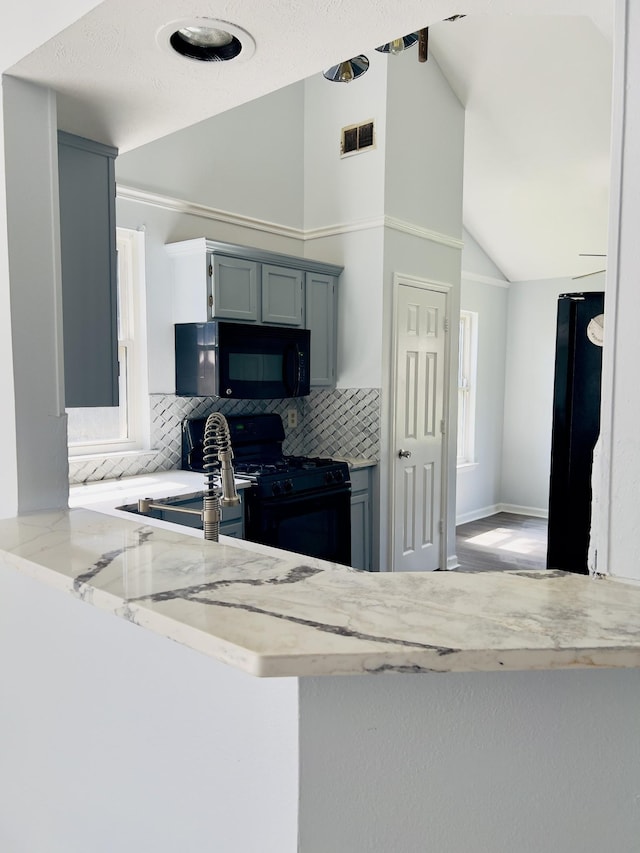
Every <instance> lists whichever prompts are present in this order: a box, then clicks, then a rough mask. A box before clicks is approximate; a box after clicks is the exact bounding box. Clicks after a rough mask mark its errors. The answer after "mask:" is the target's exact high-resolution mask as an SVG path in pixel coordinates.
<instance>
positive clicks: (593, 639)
mask: <svg viewBox="0 0 640 853" xmlns="http://www.w3.org/2000/svg"><path fill="white" fill-rule="evenodd" d="M228 543H229V544H227V542H221V543H212V542H205V541H204V540H202V539H201V538H200V536H199V535H198V533H197V532H195V531H193V532H184V530H181V531H178V530H177V529H176V528H174V527H173V526H172V525H169V524H166V523H163V522H155V521H153V520H149V521H147V520H140V519H137V518H135V517H134V518H133V519H132V520H130V519H128V518H119V517H114V516H113V515H106V514H104V513H100V512H94V511H91V510H88V509H82V508H77V509H71V510H68V511H56V512H50V513H46V512H45V513H35V514H30V515H25V516H21V517H18V518H14V519H7V520H4V521H1V522H0V549H1V555H0V565H1V571H0V583H1V590H2V592H1V596H2V597H1V600H2V602H3V608H2V613H3V618H2V623H1V627H2V631H1V632H0V633H1V638H2V641H3V642H2V648H3V649H4V652H3V655H4V663H3V682H4V690H5V691H6V692H5V696H6V697H7V700H8V701H5V702H4V703H3V704H4V708H3V711H2V722H3V725H4V726H11V725H12V723H13V724H15V723H16V722H17V720H18V719H20V720H21V721H22V722H23V724H24V721H25V719H26V720H31V723H30V725H28V726H27V731H28V732H29V738H30V739H29V741H28V743H27V742H25V741H24V740H22V739H18V741H17V742H16V744H15V745H12V746H11V747H10V748H9V750H8V754H7V755H6V756H4V759H3V760H5V761H6V762H7V766H9V767H11V770H12V773H13V774H14V776H15V779H16V781H17V782H18V783H19V785H20V784H26V779H27V778H28V779H29V785H31V786H32V787H33V790H34V794H33V796H34V797H36V798H37V800H38V805H39V807H40V802H41V800H42V799H43V798H44V799H45V800H46V802H45V803H44V804H43V806H42V813H41V819H40V820H41V823H42V819H44V824H42V826H44V827H45V828H44V829H41V830H38V828H33V829H32V830H30V834H29V836H28V837H29V839H31V846H29V845H27V847H22V848H20V847H18V846H17V845H14V846H13V847H12V846H11V844H9V845H8V846H7V845H6V844H5V846H4V849H7V850H11V851H12V853H13V851H14V850H16V851H17V850H20V849H29V850H35V849H38V850H43V851H44V850H47V851H48V850H58V849H64V850H65V851H76V850H78V851H79V850H81V849H91V850H92V851H103V850H104V851H105V853H106V851H108V850H113V849H115V848H116V847H117V848H118V849H120V850H126V851H131V853H133V851H134V850H135V851H137V850H140V849H153V850H154V851H174V850H176V849H181V850H189V851H191V850H193V851H201V850H202V851H205V850H207V851H208V850H215V851H224V853H253V851H256V853H264V851H274V853H276V851H277V853H288V851H294V850H300V851H304V853H311V851H313V853H316V851H318V853H320V851H322V853H325V851H328V850H331V851H345V853H346V851H349V853H368V851H376V853H377V851H380V853H388V851H390V850H402V851H403V853H405V851H406V853H413V851H416V853H417V851H422V850H435V851H438V853H458V851H462V850H470V849H477V850H491V851H504V853H506V851H507V850H512V849H514V846H513V845H514V844H515V845H516V847H517V849H519V850H521V851H531V853H533V851H539V849H541V847H540V844H541V843H542V842H541V838H542V836H541V835H540V833H541V832H542V829H541V828H540V825H539V824H536V825H535V826H534V823H535V822H532V825H531V826H530V827H529V830H527V831H528V833H529V834H528V840H527V839H525V838H524V837H523V838H520V835H519V833H520V832H521V831H524V830H522V826H523V816H522V807H521V805H520V806H519V805H518V804H520V803H521V802H522V798H523V797H525V798H533V797H536V798H537V802H538V805H537V809H543V808H544V810H545V815H546V821H545V827H544V837H545V838H546V839H547V841H548V839H549V838H551V839H554V838H556V839H558V838H561V837H564V836H565V835H567V833H571V832H575V820H576V813H575V808H576V807H578V806H579V808H580V813H581V814H582V811H583V810H584V811H585V813H586V811H587V809H586V807H585V806H584V803H585V802H593V803H595V802H598V803H599V810H600V811H599V813H600V814H601V816H602V813H605V815H606V813H607V809H608V806H607V805H606V803H603V802H602V798H601V794H602V787H601V786H602V784H603V783H602V780H600V779H596V778H595V774H593V773H590V772H589V768H590V769H591V770H592V769H593V767H594V766H595V762H596V761H598V760H600V759H599V757H598V756H600V755H601V752H602V750H603V749H605V746H606V749H607V750H609V751H610V750H613V752H614V753H615V758H616V761H617V767H616V778H615V780H614V779H613V778H611V779H608V780H607V785H608V786H610V788H609V790H610V791H613V792H618V791H619V792H620V793H615V794H614V796H613V801H612V802H615V797H616V796H618V797H619V796H622V795H623V794H622V792H623V791H625V790H627V788H628V786H629V784H630V783H629V779H630V778H631V777H632V775H633V772H634V771H633V767H634V766H637V763H638V758H639V756H638V747H637V738H633V739H632V734H633V732H634V731H635V730H636V722H635V716H636V714H635V709H636V708H637V706H638V701H639V700H640V683H639V679H638V669H636V668H637V667H640V590H639V589H636V588H634V587H631V586H629V585H625V584H622V583H617V582H614V581H611V580H592V579H589V578H585V577H577V576H571V575H564V574H560V573H545V572H508V573H504V572H495V573H481V574H472V573H470V574H466V573H462V572H460V573H456V572H437V573H431V574H415V573H411V574H410V573H403V574H392V573H380V574H371V573H368V572H359V571H356V570H353V569H349V568H346V567H341V566H337V565H333V564H329V563H324V562H322V561H319V560H314V559H310V558H306V557H303V558H300V557H297V556H296V555H293V554H290V553H286V552H281V551H276V550H274V549H268V548H265V547H264V546H257V545H251V543H236V542H235V541H233V540H228ZM88 604H90V605H93V606H92V607H90V606H88ZM105 611H106V612H105ZM114 616H115V617H117V618H114ZM141 629H145V630H141ZM167 639H171V640H174V641H177V642H176V643H168V642H167ZM9 650H10V652H9ZM567 669H569V670H573V671H567ZM498 670H500V671H498ZM506 670H517V671H511V672H507V671H506ZM532 670H556V671H554V672H540V671H538V672H532ZM246 673H250V674H251V675H260V676H270V678H267V679H254V678H251V677H250V676H248V675H247V674H246ZM374 673H375V674H376V677H375V678H362V674H374ZM391 673H393V674H391ZM445 673H447V674H445ZM283 676H289V677H283ZM318 676H322V677H318ZM350 676H353V677H350ZM609 720H614V721H615V727H616V731H617V733H618V735H619V734H620V732H623V733H627V734H628V735H629V742H628V743H627V746H626V748H625V749H624V750H621V749H620V748H619V746H616V744H617V743H618V741H617V740H616V742H615V744H612V743H611V741H610V735H609V734H608V721H609ZM578 733H579V735H578ZM578 736H579V741H580V743H581V751H580V754H579V755H576V754H575V751H574V749H573V746H572V744H573V743H574V742H575V739H576V737H578ZM569 756H571V760H568V759H569ZM483 768H484V769H483ZM523 768H526V771H524V770H523ZM478 773H480V776H479V777H478V781H477V782H473V781H472V780H473V778H474V776H476V775H477V774H478ZM87 774H89V777H90V778H93V774H97V776H96V778H95V782H94V784H95V785H96V787H97V792H100V791H102V796H96V795H95V794H96V792H92V791H91V785H89V786H87V783H86V781H83V780H86V778H87ZM487 774H488V775H487ZM61 778H62V779H63V780H64V785H63V786H62V787H63V788H65V791H66V793H65V795H64V796H63V794H62V791H61V790H60V784H58V785H56V784H55V782H56V780H59V779H61ZM20 780H23V781H22V782H20ZM479 780H482V783H481V784H480V782H479ZM19 785H18V788H19ZM462 790H464V791H465V818H464V820H460V819H458V818H455V817H454V815H453V813H452V811H451V808H450V806H448V805H447V803H450V801H451V799H452V798H454V797H455V796H457V794H458V793H459V792H460V791H462ZM38 791H40V794H39V795H38ZM45 791H46V796H45ZM559 792H562V795H559ZM4 796H5V808H7V809H8V811H9V812H11V809H14V811H15V820H16V821H17V822H19V821H20V820H21V819H26V813H25V812H24V811H22V812H21V808H22V809H23V810H24V805H22V806H21V805H20V803H21V802H22V800H20V798H19V797H18V796H17V794H16V793H15V791H14V792H13V793H11V792H6V793H5V794H4ZM102 797H107V802H108V803H109V805H106V803H105V804H104V805H101V803H100V800H101V798H102ZM497 803H499V805H496V804H497ZM243 805H247V806H248V808H249V809H250V811H251V813H252V815H253V818H254V819H252V820H250V821H247V820H245V819H243ZM611 808H612V809H613V805H612V806H611ZM112 810H113V811H112ZM79 814H81V815H82V816H83V819H79V818H78V815H79ZM515 815H518V817H516V816H515ZM43 816H44V818H43ZM498 816H499V817H498ZM581 819H582V817H581ZM585 819H586V820H587V823H588V824H589V825H590V826H591V825H592V824H593V827H592V832H591V837H592V838H593V839H594V841H593V846H592V847H590V846H589V845H588V844H587V845H586V846H585V845H584V844H583V845H582V848H581V849H583V850H594V851H595V850H596V849H598V848H597V843H598V844H599V843H601V841H602V839H603V832H604V830H603V829H602V826H603V821H602V820H599V819H598V818H597V816H596V814H594V815H585ZM605 823H606V821H605ZM623 823H624V826H623V827H622V828H621V829H620V832H623V833H628V834H629V837H631V836H630V833H631V832H632V824H633V821H632V820H631V815H629V825H628V827H627V823H626V822H624V821H623ZM50 824H53V826H54V827H55V830H46V827H47V826H49V825H50ZM96 825H100V835H101V838H100V839H98V837H97V835H94V834H93V833H95V826H96ZM400 825H402V832H403V839H404V840H403V842H402V843H401V844H400V846H398V845H396V843H395V841H394V839H395V837H396V833H397V832H398V830H399V826H400ZM524 825H525V826H526V825H527V820H525V821H524ZM16 831H17V830H16ZM42 832H49V833H50V834H49V835H46V834H45V835H42V834H40V833H42ZM51 832H53V835H51ZM513 833H517V840H513V838H514V837H515V836H513ZM550 833H551V834H550ZM512 836H513V837H512ZM510 837H511V840H509V838H510ZM624 837H625V838H626V837H627V835H626V834H625V835H624ZM47 838H55V839H56V844H55V845H53V846H49V847H48V846H47V842H46V839H47ZM214 838H215V841H214V840H213V839H214ZM478 838H480V841H478ZM90 839H91V840H90ZM425 839H432V841H431V842H427V841H426V840H425ZM143 840H145V841H144V842H143ZM58 842H59V843H58ZM596 842H597V843H596ZM551 846H552V847H553V849H558V850H569V849H572V848H571V846H570V845H569V846H562V845H560V844H557V843H553V841H552V842H551ZM616 849H618V850H627V849H628V850H631V849H632V848H631V846H629V847H624V846H619V845H618V847H617V848H616Z"/></svg>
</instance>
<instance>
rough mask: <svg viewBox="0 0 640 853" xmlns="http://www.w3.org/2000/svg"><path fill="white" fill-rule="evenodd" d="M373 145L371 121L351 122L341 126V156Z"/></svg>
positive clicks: (373, 137) (373, 136)
mask: <svg viewBox="0 0 640 853" xmlns="http://www.w3.org/2000/svg"><path fill="white" fill-rule="evenodd" d="M375 147H376V146H375V135H374V132H373V121H367V122H365V123H364V124H351V125H348V126H347V127H343V128H342V131H341V135H340V155H341V156H342V157H344V156H345V155H347V154H356V153H357V152H358V151H363V150H366V149H368V148H375Z"/></svg>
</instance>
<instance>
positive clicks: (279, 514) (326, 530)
mask: <svg viewBox="0 0 640 853" xmlns="http://www.w3.org/2000/svg"><path fill="white" fill-rule="evenodd" d="M227 422H228V424H229V433H230V435H231V447H232V449H233V455H234V459H233V467H234V470H235V472H236V474H237V475H238V476H239V477H245V478H246V479H248V480H250V481H251V483H252V485H251V486H250V487H249V488H248V489H245V490H243V497H244V505H245V537H246V538H247V539H249V540H251V541H254V542H262V543H264V544H266V545H273V546H275V547H277V548H282V549H284V550H287V551H296V552H297V553H300V554H307V555H309V556H315V557H321V558H322V559H326V560H331V561H333V562H338V563H343V564H345V565H349V563H350V558H351V520H350V519H351V510H350V495H351V483H350V478H349V466H348V465H347V463H346V462H340V461H337V460H335V459H328V458H324V457H308V456H287V455H285V454H283V452H282V443H283V441H284V438H285V432H284V427H283V424H282V419H281V417H280V415H278V414H275V413H270V414H261V415H229V416H227ZM205 423H206V418H188V419H187V420H185V421H184V422H183V424H182V468H183V469H186V470H188V471H199V472H204V468H203V461H202V450H203V447H202V445H203V438H204V427H205Z"/></svg>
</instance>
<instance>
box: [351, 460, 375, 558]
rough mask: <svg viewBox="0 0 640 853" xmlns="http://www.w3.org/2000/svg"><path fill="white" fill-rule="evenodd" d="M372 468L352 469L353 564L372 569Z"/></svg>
mask: <svg viewBox="0 0 640 853" xmlns="http://www.w3.org/2000/svg"><path fill="white" fill-rule="evenodd" d="M372 470H373V469H372V468H358V469H357V470H355V471H354V470H352V471H351V475H350V476H351V565H352V566H353V568H354V569H365V570H366V571H369V572H370V571H371V568H372V561H371V547H372V527H371V512H372V495H371V473H372Z"/></svg>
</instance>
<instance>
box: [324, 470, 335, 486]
mask: <svg viewBox="0 0 640 853" xmlns="http://www.w3.org/2000/svg"><path fill="white" fill-rule="evenodd" d="M324 481H325V483H332V482H333V472H332V471H327V473H326V474H325V475H324Z"/></svg>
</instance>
